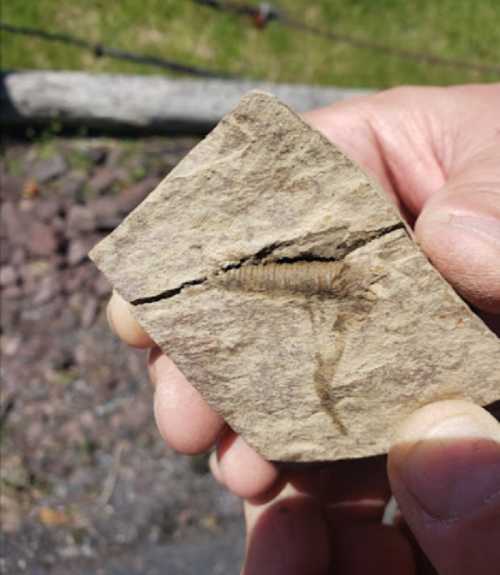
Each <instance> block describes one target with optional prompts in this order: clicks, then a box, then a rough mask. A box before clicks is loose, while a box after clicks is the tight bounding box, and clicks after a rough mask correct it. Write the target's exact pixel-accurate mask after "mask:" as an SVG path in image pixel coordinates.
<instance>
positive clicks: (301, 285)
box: [215, 261, 345, 294]
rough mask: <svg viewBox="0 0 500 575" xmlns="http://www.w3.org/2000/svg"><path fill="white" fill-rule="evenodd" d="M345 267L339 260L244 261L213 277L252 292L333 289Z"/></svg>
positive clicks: (228, 287)
mask: <svg viewBox="0 0 500 575" xmlns="http://www.w3.org/2000/svg"><path fill="white" fill-rule="evenodd" d="M344 267H345V264H344V263H343V262H340V261H301V262H286V263H285V262H281V263H269V264H254V265H246V266H242V267H239V268H235V269H229V270H226V271H224V272H222V273H219V274H218V275H217V276H216V278H215V281H216V282H217V284H219V285H220V286H222V287H224V288H226V289H236V290H243V291H253V292H275V291H284V292H298V293H306V294H327V293H335V292H337V291H338V289H339V285H338V279H339V276H340V274H341V272H342V270H343V268H344Z"/></svg>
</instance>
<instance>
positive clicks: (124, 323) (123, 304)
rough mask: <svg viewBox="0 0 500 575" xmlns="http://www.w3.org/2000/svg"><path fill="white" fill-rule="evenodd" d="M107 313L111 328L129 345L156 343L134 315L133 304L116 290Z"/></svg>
mask: <svg viewBox="0 0 500 575" xmlns="http://www.w3.org/2000/svg"><path fill="white" fill-rule="evenodd" d="M106 315H107V318H108V323H109V326H110V328H111V330H112V331H113V332H114V333H115V334H116V335H117V336H118V337H119V338H120V339H121V340H122V341H124V342H125V343H127V344H128V345H130V346H132V347H138V348H140V349H145V348H149V347H154V346H155V345H156V344H155V342H154V341H153V340H152V339H151V338H150V337H149V335H148V334H147V333H146V332H145V331H144V330H143V329H142V327H141V326H140V325H139V323H138V321H137V320H136V319H135V317H134V316H133V313H132V305H131V304H130V303H128V302H127V301H125V300H124V299H123V298H122V297H121V296H120V295H119V294H118V293H117V292H116V291H113V295H112V296H111V299H110V300H109V303H108V307H107V309H106Z"/></svg>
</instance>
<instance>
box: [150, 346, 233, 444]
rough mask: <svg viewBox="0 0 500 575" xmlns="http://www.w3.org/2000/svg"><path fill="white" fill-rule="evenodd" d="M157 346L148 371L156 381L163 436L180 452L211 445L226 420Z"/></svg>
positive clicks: (156, 403)
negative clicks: (210, 405) (209, 404)
mask: <svg viewBox="0 0 500 575" xmlns="http://www.w3.org/2000/svg"><path fill="white" fill-rule="evenodd" d="M156 350H157V348H156ZM156 350H155V351H152V352H151V354H150V361H149V371H150V375H151V379H152V380H153V383H154V385H155V396H154V414H155V418H156V424H157V426H158V429H159V430H160V433H161V435H162V437H163V438H164V439H165V441H166V442H167V443H168V444H169V445H170V446H171V447H172V448H173V449H175V450H177V451H180V452H181V453H186V454H194V453H201V452H203V451H206V450H207V449H210V448H211V447H212V446H213V445H214V443H215V442H216V440H217V437H218V436H219V434H220V433H221V431H222V429H223V427H224V420H223V419H222V417H221V416H220V415H219V414H217V413H216V412H215V411H214V410H213V409H211V408H210V407H209V406H208V404H207V403H206V402H205V400H204V399H203V398H202V397H201V395H200V394H199V393H198V392H197V391H196V390H195V388H194V387H193V386H192V385H191V384H190V383H189V382H188V381H187V379H186V378H185V377H184V375H183V374H182V373H181V372H180V371H179V369H178V368H177V366H176V365H175V364H174V362H173V361H172V360H171V359H169V358H168V357H167V356H166V355H164V354H162V353H161V352H158V351H156Z"/></svg>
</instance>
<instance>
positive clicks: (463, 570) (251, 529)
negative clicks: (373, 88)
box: [108, 84, 500, 575]
mask: <svg viewBox="0 0 500 575" xmlns="http://www.w3.org/2000/svg"><path fill="white" fill-rule="evenodd" d="M499 103H500V84H492V85H483V86H481V85H477V86H473V85H471V86H459V87H453V88H416V87H411V88H398V89H393V90H389V91H386V92H381V93H379V94H376V95H374V96H369V97H360V98H355V99H352V100H350V101H348V102H345V103H341V104H336V105H333V106H330V107H328V108H324V109H320V110H315V111H312V112H310V113H308V114H306V116H305V117H306V120H307V121H308V122H309V123H310V124H311V125H312V126H314V127H315V128H316V129H318V130H320V131H322V132H323V133H324V134H325V135H326V136H327V137H328V138H329V139H330V140H331V141H333V142H335V143H336V144H337V145H338V146H339V147H340V148H341V149H342V150H344V151H345V152H346V153H347V154H348V155H349V156H350V157H352V158H353V159H354V160H356V161H357V162H358V163H359V164H360V165H361V166H363V168H364V169H365V170H367V171H368V172H370V173H371V174H372V175H373V176H374V177H375V178H376V179H378V180H379V181H380V182H381V184H382V185H383V187H384V188H385V190H386V191H387V193H388V195H389V196H390V197H391V198H392V199H393V201H395V202H396V203H397V205H398V206H399V208H400V210H401V213H402V214H403V215H404V216H405V218H406V219H407V221H408V222H409V223H410V225H412V226H413V228H414V234H415V240H416V241H417V242H418V243H419V244H420V246H421V247H422V249H423V250H424V251H425V253H426V254H427V256H428V257H429V258H430V259H431V261H432V262H433V263H434V265H435V266H436V267H437V268H438V269H439V271H440V272H441V273H442V274H443V276H444V277H445V278H446V279H447V280H448V281H449V282H450V283H451V284H452V285H453V286H454V287H455V289H456V290H457V291H458V292H459V293H461V294H462V295H463V297H464V298H465V299H466V300H467V301H469V302H470V303H471V304H472V305H473V307H474V309H475V310H477V311H478V313H480V314H482V316H483V318H484V319H485V321H486V322H487V323H488V324H489V325H490V327H491V328H492V329H493V330H496V332H497V333H498V334H500V105H499ZM108 317H109V320H110V324H111V327H112V329H113V330H114V332H115V333H116V334H117V335H118V336H119V337H120V338H121V339H123V340H124V341H125V342H126V343H128V344H129V345H132V346H135V347H140V348H150V354H149V373H150V377H151V381H152V383H153V385H154V388H155V399H154V408H155V416H156V421H157V424H158V428H159V430H160V433H161V434H162V436H163V437H164V438H165V441H166V442H167V443H168V444H169V445H171V446H172V447H173V448H174V449H176V450H178V451H180V452H182V453H199V452H202V451H205V450H207V449H210V448H212V447H214V446H215V447H216V451H214V453H213V454H212V456H211V459H210V465H211V469H212V472H213V475H214V477H215V478H216V480H217V481H219V482H220V483H222V484H223V485H225V486H226V487H227V488H228V489H230V490H231V491H232V492H233V493H235V494H237V495H238V496H240V497H242V498H244V499H245V517H246V522H247V553H246V559H245V564H244V566H243V570H242V573H243V574H244V575H253V574H257V573H259V574H260V575H267V574H269V575H271V574H272V575H280V574H282V573H283V574H285V573H286V574H287V575H306V574H307V575H316V574H317V575H326V574H329V575H358V574H363V575H370V574H375V573H377V574H378V573H384V574H392V573H394V574H398V575H414V574H415V575H416V574H418V575H421V574H424V575H427V574H431V573H438V574H439V575H470V574H471V573H474V574H475V575H493V574H494V573H495V574H497V573H498V566H499V565H500V545H499V542H500V424H499V423H498V421H497V420H496V419H495V418H494V417H493V416H492V415H490V414H489V413H488V412H487V411H485V410H484V409H482V408H480V407H478V406H475V405H472V404H470V403H468V402H465V401H459V400H454V401H443V402H439V403H436V404H433V405H428V406H426V407H424V408H422V409H420V410H419V411H417V412H416V413H414V414H413V415H412V416H411V417H410V418H409V419H408V421H406V422H405V424H404V425H403V426H402V427H401V429H399V430H398V431H397V432H396V433H395V436H394V442H393V447H392V449H391V450H390V452H389V455H388V457H377V458H370V459H365V460H357V461H348V462H345V461H343V462H336V463H333V464H329V465H322V466H294V467H290V466H286V465H282V466H280V467H278V466H276V465H273V464H271V463H270V462H268V461H265V460H264V459H262V458H261V457H260V456H259V455H258V454H257V453H255V452H254V451H253V450H252V449H251V448H250V447H249V446H248V445H247V444H246V443H245V442H244V440H243V439H242V438H241V437H238V436H236V435H235V434H234V432H232V431H231V430H230V429H229V428H228V426H227V425H226V424H225V423H224V421H223V420H222V419H221V417H220V416H219V415H217V414H216V413H215V412H214V411H212V410H211V409H210V408H209V407H208V405H207V404H206V403H205V402H204V401H203V399H202V398H201V396H200V395H199V394H198V392H197V391H195V390H194V388H193V387H192V386H191V385H190V384H189V382H188V381H187V380H186V379H185V377H184V376H183V375H182V373H181V372H180V371H179V370H178V369H177V368H176V366H175V365H174V363H173V362H172V361H171V360H170V359H169V358H168V357H167V356H166V355H164V354H162V353H161V352H160V350H159V349H158V348H156V347H155V345H154V342H153V341H151V339H150V338H149V337H148V336H147V334H145V333H144V332H143V331H142V329H141V328H140V327H139V326H138V325H137V323H136V322H135V321H134V320H133V318H132V316H131V314H130V308H129V305H128V304H127V303H126V302H124V301H123V300H122V299H121V298H120V297H119V296H118V295H116V294H114V295H113V297H112V299H111V301H110V304H109V307H108ZM473 384H474V382H471V385H473ZM499 389H500V374H499ZM391 492H392V493H393V494H394V496H395V497H396V499H397V502H398V504H399V508H400V514H398V515H397V517H396V520H395V522H394V524H393V525H391V526H388V525H382V524H381V519H382V514H383V511H384V507H385V504H386V503H387V501H388V499H389V498H390V495H391Z"/></svg>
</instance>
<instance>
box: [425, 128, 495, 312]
mask: <svg viewBox="0 0 500 575" xmlns="http://www.w3.org/2000/svg"><path fill="white" fill-rule="evenodd" d="M499 139H500V133H499V137H498V138H497V140H496V141H495V142H494V143H493V144H490V145H489V146H487V147H486V148H483V149H482V150H480V151H478V152H477V153H472V154H470V153H467V156H466V159H457V161H456V162H454V164H455V168H453V170H451V171H450V173H449V174H448V181H447V183H446V185H445V186H444V188H442V189H441V190H440V191H438V192H437V193H436V194H435V195H434V196H432V197H431V199H430V200H429V201H428V202H427V203H426V205H425V206H424V208H423V210H422V212H421V214H420V216H419V218H418V220H417V222H416V225H415V234H416V237H417V240H418V242H419V243H420V245H421V246H422V249H423V250H424V252H425V253H426V254H427V255H428V257H429V258H430V259H431V261H432V262H433V263H434V265H435V266H436V267H437V268H438V269H439V271H440V272H441V273H442V274H443V276H444V277H446V278H447V279H448V281H450V283H451V284H453V285H454V286H455V288H456V289H457V291H459V292H460V293H461V294H462V295H463V296H464V297H465V298H466V299H467V300H468V301H470V302H471V303H473V304H475V305H476V306H477V307H479V308H480V309H482V310H483V311H489V312H493V313H496V314H500V143H499V142H498V140H499Z"/></svg>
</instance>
